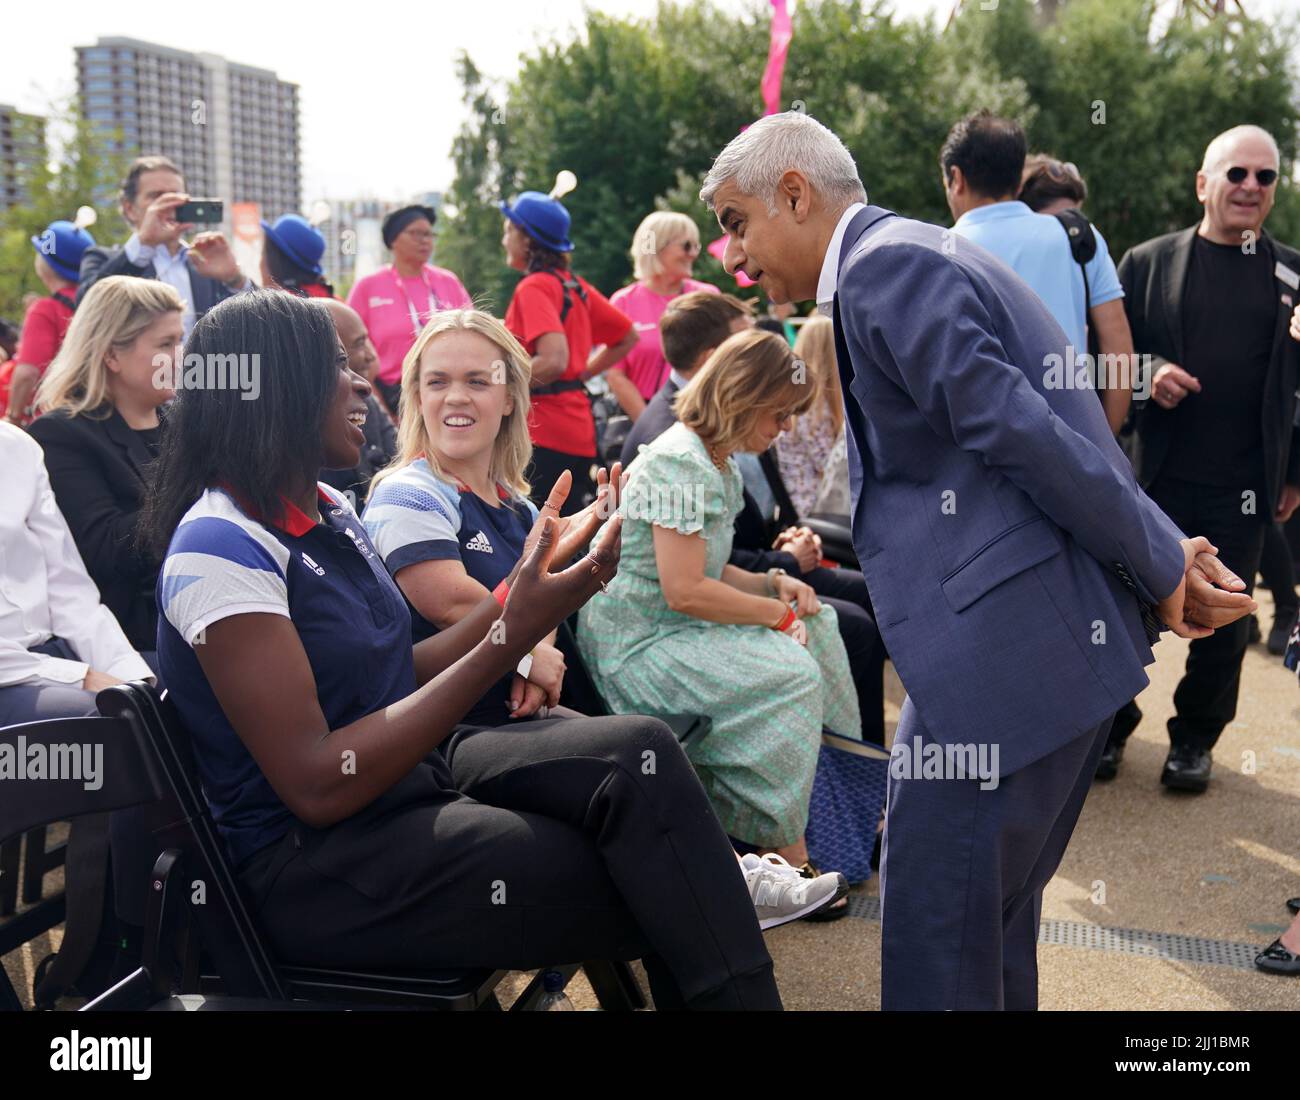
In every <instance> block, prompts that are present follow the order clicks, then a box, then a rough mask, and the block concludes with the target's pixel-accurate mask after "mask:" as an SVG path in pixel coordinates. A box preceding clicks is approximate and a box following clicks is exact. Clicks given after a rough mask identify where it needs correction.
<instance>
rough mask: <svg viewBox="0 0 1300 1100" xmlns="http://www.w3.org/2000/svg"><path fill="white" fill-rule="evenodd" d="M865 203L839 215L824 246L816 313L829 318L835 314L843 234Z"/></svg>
mask: <svg viewBox="0 0 1300 1100" xmlns="http://www.w3.org/2000/svg"><path fill="white" fill-rule="evenodd" d="M866 208H867V205H866V203H862V202H855V203H853V204H852V205H851V206H850V207H849V208H848V209H847V210H845V211H844V213H843V214H841V215H840V223H839V225H837V226H836V227H835V232H834V233H832V234H831V243H830V244H828V245H827V246H826V255H825V257H823V259H822V273H821V275H819V276H818V277H817V312H818V313H820V314H821V315H822V316H823V317H829V316H831V314H833V313H834V312H835V290H836V288H837V287H838V286H839V281H840V246H841V245H843V244H844V234H845V233H847V232H848V229H849V222H851V221H852V220H853V216H854V215H855V214H856V213H857V212H858V211H859V210H865V209H866Z"/></svg>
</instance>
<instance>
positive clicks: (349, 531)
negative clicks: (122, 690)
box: [157, 485, 452, 866]
mask: <svg viewBox="0 0 1300 1100" xmlns="http://www.w3.org/2000/svg"><path fill="white" fill-rule="evenodd" d="M318 493H319V501H320V513H321V522H320V523H314V522H313V521H312V520H311V519H310V518H308V517H307V515H305V514H304V513H303V512H302V511H301V510H300V509H299V508H296V507H294V506H293V505H291V504H288V503H287V502H286V509H287V516H286V519H285V520H284V522H283V523H282V524H279V525H276V524H272V523H271V522H269V521H267V522H263V521H261V520H259V519H256V518H254V517H253V516H251V515H250V514H249V513H248V511H247V510H245V509H244V508H242V507H241V506H240V505H239V504H238V503H236V501H235V500H234V499H233V497H232V496H231V495H230V494H229V493H228V492H226V491H225V490H222V489H209V490H207V491H206V492H205V493H204V494H203V495H202V496H201V497H200V498H199V499H198V501H196V502H195V504H194V506H193V507H192V508H190V510H189V511H188V512H187V513H186V514H185V516H184V518H183V519H182V520H181V522H180V525H179V526H178V527H177V529H176V533H175V534H174V535H173V536H172V541H171V545H170V546H169V547H168V550H167V557H166V559H165V560H164V562H163V567H162V572H161V574H160V576H159V578H158V590H157V591H158V607H159V610H160V612H161V614H160V616H159V620H158V659H159V662H160V664H161V669H162V677H163V681H164V682H165V683H166V684H167V686H168V690H169V691H170V693H171V696H172V698H173V699H174V700H175V703H176V707H177V709H178V710H179V712H180V714H181V717H182V718H183V719H184V721H185V723H186V725H187V726H188V727H189V729H190V731H191V734H192V736H193V739H194V749H195V756H196V758H197V762H198V767H199V773H200V777H201V779H202V782H203V790H204V794H205V795H206V796H207V799H208V804H209V806H210V807H211V809H212V815H213V818H214V819H215V821H216V824H217V827H218V829H219V830H220V832H221V835H222V837H223V838H224V840H225V842H226V845H227V848H228V851H229V854H230V858H231V860H232V862H233V863H234V864H235V865H236V866H239V865H240V864H242V863H243V862H244V861H246V860H247V859H248V858H249V857H250V856H252V855H253V854H254V853H256V852H257V851H258V850H260V849H261V848H264V847H266V846H267V845H269V844H272V843H274V842H275V841H276V840H278V839H279V838H280V837H281V836H283V835H284V833H285V832H286V831H288V828H289V826H290V823H291V821H292V817H293V815H292V814H291V813H290V811H289V809H288V808H287V807H286V806H285V805H284V804H283V803H282V802H281V801H280V799H279V798H278V797H277V796H276V794H275V791H274V790H273V789H272V788H271V784H270V783H269V782H268V781H267V779H266V777H265V776H264V775H263V774H262V772H261V769H259V768H258V766H257V763H256V762H255V761H254V759H253V757H252V755H251V754H250V753H249V751H248V749H247V748H245V746H244V743H243V742H242V741H241V740H240V739H239V735H238V734H237V733H236V732H235V730H234V729H233V728H232V727H231V725H230V723H229V722H228V721H227V719H226V716H225V714H224V712H223V711H222V709H221V705H220V703H218V701H217V699H216V696H215V695H214V694H213V692H212V689H211V688H210V687H209V685H208V682H207V678H206V677H205V676H204V674H203V669H202V666H200V664H199V662H198V658H197V657H196V656H195V653H194V648H193V647H194V646H196V645H201V644H202V642H203V633H204V631H205V629H206V628H207V627H209V626H211V625H212V624H213V623H215V622H219V621H220V620H221V619H224V618H227V617H229V616H231V615H241V614H248V613H251V612H260V613H265V614H272V615H284V616H285V617H286V618H288V619H291V620H292V621H293V625H294V628H295V629H296V630H297V632H298V636H299V638H301V639H302V645H303V648H304V649H305V650H306V653H307V658H308V660H309V661H310V662H311V668H312V672H313V674H314V676H315V679H316V695H317V698H318V700H319V702H320V708H321V711H322V713H323V714H324V716H325V720H326V722H327V723H328V725H329V728H330V729H338V728H340V727H342V726H346V725H348V724H349V723H351V722H354V721H356V720H357V719H359V718H362V717H364V716H365V715H367V714H372V713H373V712H375V711H376V710H379V709H380V708H382V707H385V706H387V705H389V704H390V703H394V702H396V701H397V700H399V699H402V698H404V697H406V696H407V695H410V694H411V693H412V692H413V691H414V690H415V686H416V685H415V668H414V662H413V657H412V653H411V620H410V615H409V613H408V612H407V609H406V602H405V600H404V599H403V597H402V594H401V592H400V591H398V589H397V586H396V585H395V584H394V583H393V581H392V579H391V578H390V577H389V575H388V571H387V570H386V569H385V568H384V564H383V562H382V560H381V559H380V557H379V555H378V554H377V553H376V551H375V548H374V547H373V545H371V542H370V539H369V538H368V537H367V535H366V531H365V528H364V527H363V526H362V524H361V521H360V519H359V517H358V516H357V514H356V513H355V512H354V511H353V510H352V508H351V506H350V505H349V504H348V503H347V501H346V500H345V499H344V498H343V497H342V496H341V495H340V494H338V493H336V492H335V491H334V490H333V489H330V488H328V487H327V486H324V485H321V486H319V487H318ZM429 762H430V763H431V765H432V766H433V767H434V769H435V771H436V773H437V774H436V779H437V782H438V783H439V784H440V785H441V786H444V787H446V788H451V787H452V781H451V774H450V772H449V771H448V769H447V767H446V764H445V763H443V762H442V759H441V757H440V756H438V754H430V757H429Z"/></svg>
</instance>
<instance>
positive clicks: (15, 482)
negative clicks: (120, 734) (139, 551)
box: [0, 423, 153, 687]
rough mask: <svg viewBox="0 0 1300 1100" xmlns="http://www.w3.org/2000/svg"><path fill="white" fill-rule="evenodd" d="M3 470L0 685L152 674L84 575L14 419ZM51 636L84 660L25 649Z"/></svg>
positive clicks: (2, 439)
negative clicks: (91, 672) (96, 675)
mask: <svg viewBox="0 0 1300 1100" xmlns="http://www.w3.org/2000/svg"><path fill="white" fill-rule="evenodd" d="M0 470H3V471H4V473H5V476H4V477H3V478H2V479H0V687H5V686H8V685H11V684H19V683H27V682H31V681H33V680H54V681H57V682H58V683H62V684H77V685H80V683H81V681H82V680H84V679H85V678H86V673H87V671H89V670H90V669H92V668H93V669H94V670H95V671H97V672H103V673H106V674H107V675H109V676H116V677H117V678H118V679H121V680H142V679H152V678H153V673H152V672H151V671H150V670H149V666H148V665H147V664H145V662H144V660H143V658H141V656H140V655H139V654H138V653H137V652H136V651H135V650H134V649H132V648H131V643H130V642H128V641H127V640H126V635H125V634H124V633H123V632H122V628H121V626H119V625H118V622H117V619H115V618H114V617H113V613H112V612H111V611H109V609H108V608H107V607H105V606H104V605H103V604H102V603H101V602H100V599H99V589H97V588H96V587H95V582H94V581H92V580H91V579H90V577H89V576H88V575H87V573H86V566H85V564H84V563H83V562H82V560H81V555H80V554H79V553H78V552H77V546H76V544H75V543H74V542H73V541H72V534H71V532H69V531H68V524H67V522H66V521H65V520H64V518H63V513H62V512H60V511H59V506H58V504H57V503H56V502H55V500H54V491H53V490H52V489H51V488H50V479H49V475H48V474H47V473H46V472H45V457H44V453H43V452H42V450H41V446H40V444H39V443H37V442H36V440H34V439H33V438H32V437H31V436H29V435H28V434H27V433H26V432H25V431H23V430H22V429H21V428H18V427H15V426H14V425H12V424H8V423H0ZM53 637H59V638H62V639H63V640H64V641H66V642H67V643H68V644H69V645H70V646H72V648H73V650H75V651H76V653H77V655H78V656H79V657H80V658H82V659H81V660H79V661H68V660H64V659H63V658H60V657H47V656H45V655H44V654H40V653H28V652H27V650H28V648H29V647H31V646H35V645H41V644H42V643H44V642H48V641H49V640H50V639H51V638H53Z"/></svg>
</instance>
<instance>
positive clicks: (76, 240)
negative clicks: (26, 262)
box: [31, 222, 95, 283]
mask: <svg viewBox="0 0 1300 1100" xmlns="http://www.w3.org/2000/svg"><path fill="white" fill-rule="evenodd" d="M31 240H32V245H33V246H34V247H35V248H36V251H37V252H39V253H40V254H41V255H42V256H44V257H45V262H46V263H47V264H49V265H50V267H52V268H53V269H54V272H55V274H56V275H58V276H59V277H60V278H61V279H67V280H69V281H70V282H74V283H75V282H78V281H79V280H80V278H81V256H82V254H83V253H84V252H85V251H86V249H88V248H93V247H94V246H95V238H94V237H92V236H91V235H90V234H89V233H87V232H86V231H85V230H84V229H78V228H77V227H76V226H75V225H73V224H72V222H50V224H49V225H48V226H47V227H46V228H45V229H44V230H42V231H41V233H40V234H39V235H38V236H35V237H33V238H32V239H31Z"/></svg>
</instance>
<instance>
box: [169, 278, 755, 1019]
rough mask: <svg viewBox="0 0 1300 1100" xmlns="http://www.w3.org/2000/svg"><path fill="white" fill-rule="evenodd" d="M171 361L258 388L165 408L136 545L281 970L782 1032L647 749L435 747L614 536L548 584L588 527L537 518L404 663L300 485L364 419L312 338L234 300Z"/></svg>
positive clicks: (374, 603)
mask: <svg viewBox="0 0 1300 1100" xmlns="http://www.w3.org/2000/svg"><path fill="white" fill-rule="evenodd" d="M186 351H187V353H197V354H211V353H222V354H228V353H231V352H234V353H237V354H248V355H253V354H256V355H258V356H259V357H260V362H261V363H262V382H263V385H262V390H261V394H260V396H259V399H258V400H257V401H241V400H240V399H239V394H238V393H237V392H232V391H230V390H220V389H196V390H189V389H186V390H183V391H182V393H181V395H180V396H179V398H178V399H177V401H176V404H175V407H174V409H173V410H172V413H171V418H170V430H169V432H168V435H167V438H166V441H165V444H164V450H163V453H162V456H161V458H160V460H159V470H158V477H157V480H156V481H155V485H154V491H153V494H152V496H151V499H150V503H149V510H148V516H147V519H146V530H147V532H148V534H149V536H150V537H151V538H152V540H153V542H154V545H156V546H160V547H162V546H166V547H167V551H166V558H165V561H164V564H163V573H162V577H161V578H160V580H159V584H158V603H159V609H160V611H161V613H162V619H161V622H160V624H159V658H160V660H161V663H162V669H163V675H164V677H165V678H166V680H167V683H168V685H169V688H170V690H171V693H172V697H173V698H174V699H175V702H176V706H177V708H178V710H179V711H180V714H181V716H182V718H183V719H184V721H185V723H186V725H187V726H188V727H189V729H190V731H191V734H192V736H193V739H194V748H195V754H196V758H197V762H198V767H199V771H200V773H201V777H202V781H203V789H204V794H205V796H206V797H207V799H208V802H209V804H210V806H211V808H212V813H213V817H214V818H215V820H216V823H217V826H218V828H219V830H220V832H221V835H222V837H223V839H224V841H225V843H226V846H227V849H228V851H229V853H230V858H231V861H232V863H233V864H234V865H235V867H236V870H237V873H238V874H239V875H240V876H241V878H242V880H243V882H244V884H245V886H246V887H247V889H248V891H249V896H250V900H251V901H252V903H253V905H254V907H255V909H256V910H257V911H258V914H259V918H260V920H261V922H262V925H263V927H264V928H265V930H266V934H267V937H268V939H269V941H270V943H271V945H272V948H273V950H274V951H275V952H276V953H277V954H278V956H279V957H280V958H281V959H283V960H284V961H285V962H293V963H300V964H318V965H331V966H338V967H374V968H393V969H397V968H403V969H413V970H416V969H428V968H438V967H498V968H505V969H531V968H535V967H541V966H547V965H552V964H554V963H556V962H557V961H560V960H568V959H583V958H611V959H630V958H636V957H644V959H645V962H646V970H647V973H648V975H649V976H650V981H651V988H652V991H653V993H654V996H655V1000H656V1003H657V1004H658V1006H659V1007H660V1008H664V1007H686V1008H693V1009H700V1008H728V1009H734V1008H763V1009H775V1008H779V1007H780V998H779V995H778V993H777V989H776V984H775V981H774V980H773V977H772V962H771V959H770V958H769V956H768V954H767V951H766V949H765V948H764V946H763V943H762V938H761V934H760V932H759V927H758V922H757V921H755V919H754V909H753V905H752V904H751V900H750V898H749V896H748V894H747V892H746V889H745V886H744V883H743V881H742V879H741V877H740V876H738V875H737V874H736V871H735V867H736V862H735V858H734V856H733V854H732V851H731V848H730V846H729V845H728V843H727V840H726V836H725V834H724V833H723V832H722V829H721V828H720V827H719V825H718V823H717V819H716V818H715V817H714V816H713V814H712V812H711V811H710V810H709V807H708V801H707V798H706V796H705V794H704V792H703V790H702V789H701V787H700V785H699V783H698V781H697V780H696V778H695V777H694V775H693V774H692V772H691V769H690V765H689V763H688V762H687V760H686V758H685V756H684V754H683V753H682V751H681V749H680V748H679V746H678V745H677V743H676V741H675V740H674V739H673V737H672V734H671V733H670V732H669V731H668V729H667V727H665V726H663V725H662V724H661V723H659V722H656V721H654V720H653V719H647V718H639V717H618V718H599V719H596V718H592V719H576V718H575V719H569V720H566V721H556V720H553V719H551V720H545V721H530V722H520V723H517V724H515V725H513V726H510V727H507V728H504V729H484V728H472V727H471V728H465V727H462V728H459V729H458V728H457V723H458V722H459V721H460V719H461V718H462V717H463V716H464V715H465V714H466V713H467V712H468V710H469V709H470V707H471V706H472V705H473V704H474V703H475V702H476V701H477V700H478V699H480V698H481V697H482V696H483V695H484V693H485V692H486V691H487V690H488V689H489V688H490V687H491V686H492V685H493V684H494V683H496V682H498V681H499V680H500V679H501V678H502V677H503V676H504V675H506V673H508V672H509V671H510V670H511V669H513V668H514V667H515V666H516V665H517V664H518V662H519V661H520V659H521V658H522V657H523V656H524V654H525V653H527V652H528V651H529V650H530V649H532V648H533V646H535V645H536V644H537V643H538V642H539V641H541V640H542V639H543V638H544V637H546V636H547V635H548V634H549V633H550V632H551V631H552V630H553V629H554V628H555V626H556V624H557V623H559V622H560V621H561V620H562V619H563V618H564V617H565V616H567V615H569V614H571V613H572V612H573V611H575V610H576V609H577V608H578V607H579V606H581V605H582V604H583V603H584V602H585V601H586V600H587V599H589V598H590V596H591V594H592V593H593V592H595V591H597V590H598V589H599V587H600V585H601V584H602V583H605V582H607V581H608V580H609V579H610V578H611V577H612V576H613V575H614V572H615V569H616V567H617V562H618V556H619V541H620V526H621V524H620V521H619V519H618V517H615V518H614V520H612V521H611V522H610V523H609V524H608V525H606V527H605V529H604V531H603V533H602V535H601V538H600V541H599V543H598V544H597V545H596V546H595V547H594V548H593V549H592V550H591V551H590V552H589V553H587V554H586V555H585V556H583V557H581V558H580V560H578V561H577V562H576V563H575V564H574V565H572V566H570V567H569V568H567V569H564V570H562V571H559V572H554V571H552V566H553V563H554V562H567V561H568V560H570V558H571V557H572V556H573V555H574V554H575V553H577V552H578V551H579V550H580V549H581V547H582V546H584V545H586V542H587V541H588V540H589V539H590V537H591V535H592V534H593V529H594V527H595V526H596V522H595V519H594V517H592V518H591V519H590V521H589V522H585V523H582V524H573V523H571V524H569V525H567V527H566V528H565V530H564V532H563V534H562V535H560V534H558V533H557V531H558V528H557V525H556V523H555V517H554V516H553V514H552V511H553V510H552V509H551V508H550V507H549V505H548V507H547V508H546V509H544V510H543V518H542V522H541V523H539V524H538V525H537V527H536V528H534V531H533V532H532V536H533V537H532V538H531V539H530V542H529V544H527V545H526V546H525V547H524V559H523V561H522V562H521V563H520V565H519V566H518V567H517V568H516V569H515V570H512V572H511V575H510V576H509V577H507V579H506V581H505V583H504V584H503V585H502V586H500V587H499V589H498V591H499V592H500V593H501V595H500V596H499V597H498V596H497V593H496V592H494V593H493V595H492V596H486V597H484V598H483V599H482V600H481V601H479V603H478V604H477V605H476V606H475V607H474V608H473V609H472V610H471V611H470V612H469V613H468V614H466V615H465V616H464V617H463V618H462V619H461V620H460V621H459V622H458V623H456V624H455V625H454V626H451V627H449V628H448V629H446V630H442V631H440V632H439V633H437V634H435V635H433V636H432V637H430V638H427V639H426V640H424V641H422V642H420V643H418V644H416V645H415V646H414V647H413V646H412V645H411V619H410V615H409V613H408V611H407V609H406V603H405V601H404V600H403V598H402V594H401V592H400V590H399V589H398V587H397V586H396V585H395V584H394V583H393V581H392V579H391V578H390V577H389V575H388V572H387V570H385V568H384V566H383V563H382V561H381V560H380V558H379V555H378V553H377V552H376V551H375V548H374V546H373V544H372V543H371V541H370V539H369V537H368V536H367V534H366V531H365V528H364V527H363V526H362V524H361V522H360V521H359V519H358V518H357V516H356V514H355V513H354V512H353V511H352V510H351V509H350V508H349V507H348V505H347V502H346V500H345V499H344V498H343V497H342V496H341V495H339V494H338V493H336V492H334V491H332V490H327V489H325V488H324V487H323V486H320V485H319V484H318V483H317V480H316V474H317V471H318V470H319V469H320V468H321V467H331V466H335V467H341V468H346V467H349V466H353V465H355V464H356V462H357V458H358V452H359V450H360V447H361V445H362V441H363V439H364V435H363V433H362V431H361V427H360V424H359V422H360V421H361V420H362V419H363V418H364V415H365V412H364V410H365V407H366V406H365V397H366V394H367V393H368V392H369V386H368V384H367V383H366V382H365V381H364V380H363V379H361V378H360V377H358V376H357V375H355V374H353V373H351V372H350V371H349V370H348V369H347V355H346V353H345V352H344V350H343V348H342V347H341V346H340V344H339V342H338V339H337V336H336V334H335V330H334V326H333V324H332V323H331V322H330V318H329V315H328V314H327V313H326V312H325V311H324V310H322V309H319V308H316V307H313V306H312V305H311V304H309V303H307V302H304V301H302V300H300V299H297V298H294V297H291V296H289V295H287V294H279V293H265V292H253V293H250V294H246V295H241V296H239V297H236V298H231V299H228V300H227V301H225V302H222V303H221V304H220V305H218V306H217V307H216V308H214V309H213V310H212V311H210V312H209V313H208V314H207V315H206V316H205V317H204V318H203V320H202V321H200V322H199V324H198V325H197V326H196V327H195V329H194V332H193V334H192V335H191V337H190V340H189V343H188V344H187V347H186ZM611 491H614V492H616V488H614V489H613V490H611ZM611 503H616V501H613V502H611ZM502 599H503V600H504V606H502V603H501V600H502ZM435 750H441V751H435ZM647 754H648V755H647ZM646 760H652V761H654V767H653V768H652V769H647V768H645V766H644V762H645V761H646Z"/></svg>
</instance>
